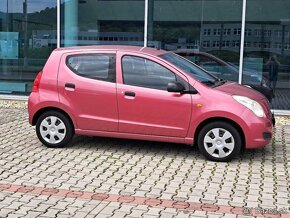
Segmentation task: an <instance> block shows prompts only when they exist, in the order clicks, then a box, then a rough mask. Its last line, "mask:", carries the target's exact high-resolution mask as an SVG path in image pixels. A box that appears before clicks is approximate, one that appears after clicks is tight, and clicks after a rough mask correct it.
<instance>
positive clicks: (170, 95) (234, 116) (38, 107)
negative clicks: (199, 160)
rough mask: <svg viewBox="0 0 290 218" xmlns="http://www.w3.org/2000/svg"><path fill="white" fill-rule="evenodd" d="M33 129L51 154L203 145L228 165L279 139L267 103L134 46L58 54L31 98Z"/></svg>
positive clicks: (174, 58)
mask: <svg viewBox="0 0 290 218" xmlns="http://www.w3.org/2000/svg"><path fill="white" fill-rule="evenodd" d="M28 106H29V122H30V124H31V125H36V133H37V136H38V138H39V139H40V141H41V142H42V143H43V144H44V145H46V146H48V147H62V146H65V145H66V144H68V142H69V141H70V140H71V138H72V136H73V135H74V134H79V135H94V136H105V137H118V138H130V139H142V140H154V141H165V142H176V143H185V144H191V145H193V144H196V145H197V146H198V148H199V150H200V152H201V153H202V154H203V155H204V156H205V157H207V158H208V159H210V160H214V161H229V160H231V159H232V158H233V157H234V156H235V155H237V154H238V153H239V152H240V151H241V149H243V148H246V149H248V148H259V147H263V146H265V145H267V144H268V143H269V142H270V140H271V138H272V124H273V120H274V118H273V116H272V114H271V112H270V106H269V102H268V100H267V99H266V98H265V96H263V95H262V94H260V93H258V92H256V91H255V90H253V89H251V88H247V87H245V86H242V85H239V84H237V83H234V82H227V81H225V80H220V79H217V78H216V77H214V76H213V75H211V74H209V73H208V72H206V71H205V70H203V69H202V68H200V67H198V66H197V65H195V64H193V63H192V62H190V61H188V60H187V59H184V58H182V57H180V56H178V55H176V54H174V53H172V52H168V51H163V50H157V49H152V48H141V47H133V46H90V47H74V48H61V49H56V50H54V51H53V52H52V54H51V55H50V57H49V59H48V61H47V63H46V65H45V66H44V68H43V70H42V71H41V72H40V73H39V74H38V75H37V77H36V79H35V82H34V86H33V90H32V93H31V94H30V96H29V105H28Z"/></svg>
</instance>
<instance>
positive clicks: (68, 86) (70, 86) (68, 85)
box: [64, 83, 76, 89]
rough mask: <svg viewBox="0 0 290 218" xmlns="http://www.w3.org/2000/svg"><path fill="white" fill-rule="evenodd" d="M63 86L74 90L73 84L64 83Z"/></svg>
mask: <svg viewBox="0 0 290 218" xmlns="http://www.w3.org/2000/svg"><path fill="white" fill-rule="evenodd" d="M64 86H65V87H66V88H71V89H75V88H76V85H75V84H73V83H66V84H65V85H64Z"/></svg>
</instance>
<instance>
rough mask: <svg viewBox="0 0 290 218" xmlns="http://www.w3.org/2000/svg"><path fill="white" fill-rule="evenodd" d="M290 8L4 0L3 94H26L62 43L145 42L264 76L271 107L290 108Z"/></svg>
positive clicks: (0, 41)
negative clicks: (270, 88) (202, 56)
mask: <svg viewBox="0 0 290 218" xmlns="http://www.w3.org/2000/svg"><path fill="white" fill-rule="evenodd" d="M289 11H290V1H289V0H214V1H213V0H1V1H0V63H1V64H0V95H7V96H9V95H16V96H27V95H29V93H30V91H31V88H32V84H33V80H34V77H35V76H36V74H37V73H38V72H39V71H40V70H41V69H42V67H43V66H44V64H45V62H46V59H47V58H48V56H49V54H50V53H51V51H52V50H53V49H55V48H57V47H66V46H75V45H80V46H81V45H98V44H122V45H138V46H143V45H145V46H150V47H157V48H161V49H165V50H171V51H174V52H178V51H183V52H186V53H187V54H188V55H189V56H190V54H193V53H194V52H197V51H198V52H203V53H206V54H210V55H211V56H213V57H215V58H216V59H206V60H203V58H200V57H194V58H193V59H192V61H195V62H196V63H198V64H199V63H200V62H202V63H201V64H202V66H204V68H206V67H208V69H207V70H209V71H211V72H214V73H216V74H217V76H221V77H223V76H224V77H225V78H227V77H228V78H229V79H231V80H234V81H237V82H240V83H244V80H243V78H245V76H246V74H247V75H248V77H249V76H250V78H251V77H252V79H253V80H257V78H258V81H260V82H261V85H263V84H262V81H266V83H267V84H268V85H269V86H271V87H272V88H273V91H274V96H273V98H272V100H271V105H272V109H273V110H275V111H276V112H281V113H288V114H290V13H289ZM215 60H221V61H218V62H216V61H215ZM226 68H227V69H226ZM229 69H231V72H229ZM249 72H250V73H249ZM234 74H235V75H234Z"/></svg>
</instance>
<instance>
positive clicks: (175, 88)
mask: <svg viewBox="0 0 290 218" xmlns="http://www.w3.org/2000/svg"><path fill="white" fill-rule="evenodd" d="M184 90H185V87H184V86H183V85H182V84H181V83H179V82H171V83H168V85H167V91H168V92H180V93H182V92H183V91H184Z"/></svg>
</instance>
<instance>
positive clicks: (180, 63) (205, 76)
mask: <svg viewBox="0 0 290 218" xmlns="http://www.w3.org/2000/svg"><path fill="white" fill-rule="evenodd" d="M159 57H161V58H162V59H164V60H166V61H168V62H169V63H171V64H173V65H175V66H177V67H178V68H179V69H181V70H183V71H184V72H186V73H188V74H189V75H190V76H192V77H193V78H194V79H196V80H198V81H200V82H201V83H203V84H205V85H207V86H214V85H216V84H217V82H219V81H220V80H219V79H217V78H216V77H215V76H213V75H211V74H209V73H207V72H205V71H204V70H202V69H200V68H199V67H197V66H195V65H194V64H193V63H191V62H190V61H188V60H186V59H184V58H182V57H180V56H179V55H176V54H174V53H166V54H163V55H160V56H159Z"/></svg>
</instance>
